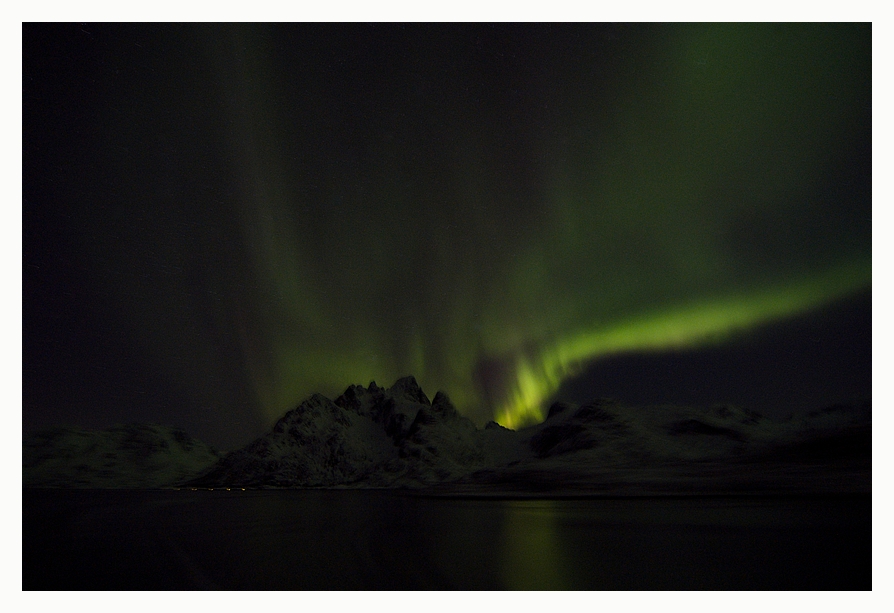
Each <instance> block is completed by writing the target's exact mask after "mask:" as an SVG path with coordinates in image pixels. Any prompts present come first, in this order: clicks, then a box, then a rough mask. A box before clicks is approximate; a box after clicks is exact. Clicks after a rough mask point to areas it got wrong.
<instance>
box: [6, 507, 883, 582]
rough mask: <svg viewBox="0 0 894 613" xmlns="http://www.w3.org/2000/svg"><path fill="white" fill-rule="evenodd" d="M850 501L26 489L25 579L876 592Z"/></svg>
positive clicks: (867, 518)
mask: <svg viewBox="0 0 894 613" xmlns="http://www.w3.org/2000/svg"><path fill="white" fill-rule="evenodd" d="M871 520H872V513H871V500H870V498H869V497H859V498H797V499H792V498H789V499H786V498H629V499H578V500H482V499H446V498H426V497H419V496H413V495H409V494H405V493H396V492H390V491H368V490H367V491H362V490H341V491H339V490H328V491H327V490H286V491H270V490H266V491H264V490H261V491H224V490H214V491H186V490H183V491H173V490H172V491H138V492H133V491H131V492H127V491H52V490H34V491H31V490H25V491H24V492H23V538H22V547H23V589H25V590H34V589H36V590H43V589H52V590H56V589H75V590H78V589H91V590H96V589H100V590H102V589H124V590H130V589H140V590H146V589H149V590H152V589H165V590H171V589H174V590H176V589H224V590H230V589H250V590H266V589H277V590H279V589H288V590H301V589H313V590H331V589H341V590H376V589H385V590H400V589H441V590H447V589H463V590H476V589H487V590H494V589H574V590H600V589H611V590H629V589H650V590H655V589H657V590H675V589H736V590H748V589H761V590H774V589H785V590H802V589H806V590H816V589H819V590H825V589H844V590H852V589H858V590H865V589H871V587H872V585H871V553H872V521H871Z"/></svg>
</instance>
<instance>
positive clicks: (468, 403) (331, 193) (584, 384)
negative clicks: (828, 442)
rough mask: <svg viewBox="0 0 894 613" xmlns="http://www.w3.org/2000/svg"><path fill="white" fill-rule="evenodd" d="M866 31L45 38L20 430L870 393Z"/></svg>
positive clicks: (32, 77)
mask: <svg viewBox="0 0 894 613" xmlns="http://www.w3.org/2000/svg"><path fill="white" fill-rule="evenodd" d="M870 35H871V27H870V26H869V25H866V24H863V25H860V24H848V25H836V24H788V25H773V24H759V25H711V24H694V25H671V26H659V25H643V24H636V25H621V24H613V25H586V24H581V25H571V26H568V25H496V26H492V25H406V26H400V25H398V26H394V25H322V24H313V25H275V26H264V25H232V26H230V25H219V24H218V25H207V26H202V25H147V24H134V25H109V24H106V25H95V24H67V25H51V24H37V25H28V24H26V25H25V26H24V27H23V63H22V70H23V89H22V96H23V98H22V104H23V150H22V154H23V158H22V159H23V184H22V185H23V209H22V243H23V251H22V257H23V269H22V280H23V297H22V306H23V322H22V324H23V351H22V361H23V427H24V429H25V431H29V430H33V429H35V428H39V427H44V426H48V425H52V424H68V425H75V426H81V427H106V426H110V425H112V424H115V423H121V422H134V421H136V422H145V421H149V422H156V423H162V424H168V425H175V426H179V427H182V428H184V429H186V430H187V431H189V432H190V433H191V434H193V435H195V436H198V437H199V438H202V439H204V440H206V441H208V442H209V443H211V444H214V445H217V446H218V447H221V448H223V449H230V448H233V447H235V446H238V445H242V444H245V443H247V442H248V441H249V440H251V439H252V438H253V437H254V436H257V435H258V434H260V433H261V432H263V431H264V430H265V429H266V428H267V427H269V425H270V424H271V423H272V421H273V420H275V419H276V418H278V417H279V416H281V415H282V414H283V413H284V412H285V411H287V410H288V409H290V408H293V407H294V406H295V405H296V404H297V403H298V402H300V401H301V400H302V399H303V398H304V397H306V396H307V395H309V394H310V393H313V392H321V393H323V394H326V395H329V396H332V397H334V396H336V395H338V394H339V393H340V392H342V391H343V390H344V388H345V387H346V386H347V385H349V384H351V383H360V384H363V385H366V384H368V383H369V382H370V381H371V380H375V381H376V382H377V383H378V384H380V385H391V384H392V383H393V382H394V381H395V380H396V379H397V378H399V377H401V376H403V375H406V374H412V375H414V376H415V377H416V378H417V380H418V381H419V383H420V385H421V386H422V387H423V389H424V390H425V391H426V392H427V393H428V395H429V397H431V396H433V395H434V393H435V391H437V390H438V389H442V390H444V391H446V392H447V393H448V394H449V396H450V397H451V399H452V400H453V402H454V403H455V404H456V405H457V408H458V409H459V410H460V411H461V412H463V413H464V414H466V415H468V416H469V417H471V418H473V419H474V420H475V421H476V422H477V423H478V424H479V425H483V423H484V422H485V421H486V420H488V419H494V418H495V419H497V421H499V422H500V423H503V424H504V425H507V426H511V427H519V426H522V425H526V424H530V423H534V422H536V421H537V420H538V419H540V418H542V416H543V410H544V408H545V407H546V406H548V404H549V402H550V401H552V400H553V399H555V398H561V399H563V400H569V401H574V402H585V401H588V400H591V399H593V398H594V397H598V396H615V397H617V398H619V399H620V400H627V401H630V402H664V401H667V402H677V403H685V402H693V403H703V404H713V403H715V402H735V403H738V404H740V405H744V406H746V407H748V408H754V409H757V410H760V411H762V412H764V413H765V414H768V415H770V416H775V417H782V416H785V415H788V414H791V413H798V412H803V411H806V410H809V409H813V408H820V407H821V406H823V405H824V404H828V403H831V402H839V401H850V400H863V399H869V397H870V393H871V373H870V370H871V294H870V291H871V223H872V219H871V217H872V207H871V120H872V108H871V36H870Z"/></svg>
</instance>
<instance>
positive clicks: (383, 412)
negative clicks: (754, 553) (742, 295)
mask: <svg viewBox="0 0 894 613" xmlns="http://www.w3.org/2000/svg"><path fill="white" fill-rule="evenodd" d="M871 438H872V418H871V409H870V407H869V405H868V403H867V404H865V405H863V406H842V405H836V406H833V407H829V408H827V409H823V410H820V411H815V412H814V413H811V414H809V415H807V416H805V417H803V418H799V419H790V420H788V421H784V422H778V421H772V420H769V419H767V418H764V417H762V416H761V415H759V414H757V413H754V412H751V411H747V410H743V409H740V408H737V407H734V406H715V407H711V408H695V407H680V406H627V405H625V404H623V403H620V402H617V401H614V400H606V399H599V400H595V401H593V402H590V403H588V404H585V405H583V406H577V405H573V404H567V403H556V404H554V405H553V406H552V407H551V408H550V410H549V414H548V417H547V419H546V420H545V421H544V422H543V423H541V424H538V425H536V426H532V427H529V428H525V429H522V430H519V431H512V430H508V429H506V428H503V427H502V426H499V425H498V424H496V423H494V422H490V423H488V424H487V425H486V426H485V427H484V428H477V427H476V426H475V424H473V423H472V422H471V421H470V420H469V419H467V418H465V417H463V416H462V415H460V414H459V413H458V412H457V411H456V409H455V408H454V406H453V405H452V404H451V402H450V399H449V398H448V397H447V395H446V394H444V393H442V392H438V393H437V394H436V395H435V397H434V399H433V400H431V401H430V400H429V399H428V397H427V396H426V395H425V393H424V392H423V391H422V389H421V388H420V387H419V385H418V384H417V382H416V380H415V379H414V378H413V377H404V378H402V379H399V380H398V381H397V382H396V383H395V384H394V385H393V386H391V387H390V388H382V387H379V386H377V385H376V384H375V383H374V382H373V383H370V385H369V387H363V386H361V385H351V386H350V387H348V388H347V389H346V390H345V392H344V393H343V394H342V395H341V396H339V397H338V398H336V399H335V400H334V401H333V400H330V399H329V398H326V397H325V396H322V395H320V394H315V395H313V396H311V397H309V398H307V399H306V400H304V401H303V402H302V403H301V404H299V405H298V407H296V408H295V409H293V410H292V411H289V412H288V413H286V414H285V415H284V416H283V417H282V418H281V419H280V420H279V421H277V422H276V424H275V425H274V426H273V428H272V429H271V431H270V432H268V433H267V434H265V435H263V436H261V437H260V438H258V439H256V440H255V441H253V442H252V443H250V444H248V445H247V446H245V447H243V448H242V449H238V450H236V451H233V452H231V453H228V454H226V455H225V456H223V457H220V456H219V455H218V454H217V453H216V452H215V451H214V450H213V449H211V448H210V447H208V446H207V445H205V444H203V443H200V442H199V441H196V440H195V439H192V438H190V437H189V436H188V435H186V434H185V433H184V432H182V431H179V430H174V429H170V428H163V427H160V426H120V427H117V428H112V429H110V430H106V431H103V432H86V431H80V430H71V429H64V430H63V429H58V430H55V431H51V432H46V433H43V434H40V435H34V436H31V437H28V438H26V439H25V442H24V443H25V444H24V454H23V477H24V479H23V481H24V484H25V486H26V487H27V486H32V487H159V486H176V485H189V486H191V487H375V488H382V487H402V488H426V489H428V490H431V491H435V492H440V493H448V494H474V495H491V494H498V495H504V494H513V495H514V494H520V495H531V494H535V495H536V494H544V493H549V494H551V495H557V494H563V493H568V494H579V493H581V492H584V493H596V494H618V495H628V494H650V493H651V494H655V493H657V494H668V493H746V492H761V493H810V492H814V493H815V492H861V493H866V492H871V464H872V458H871Z"/></svg>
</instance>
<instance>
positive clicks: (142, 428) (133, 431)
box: [22, 424, 220, 488]
mask: <svg viewBox="0 0 894 613" xmlns="http://www.w3.org/2000/svg"><path fill="white" fill-rule="evenodd" d="M219 459H220V454H219V453H217V451H215V450H214V449H213V448H211V447H209V446H208V445H206V444H205V443H203V442H201V441H199V440H197V439H194V438H192V437H191V436H189V435H188V434H187V433H186V432H184V431H183V430H178V429H176V428H168V427H165V426H157V425H148V424H128V425H121V426H115V427H112V428H109V429H107V430H101V431H90V430H80V429H76V428H61V427H60V428H53V429H50V430H45V431H43V432H39V433H36V434H32V435H30V436H26V437H25V438H24V440H23V445H22V482H23V485H24V486H25V487H97V488H145V487H165V486H170V485H171V484H173V483H182V482H184V481H187V480H189V479H192V478H195V477H196V476H198V475H200V474H202V473H204V472H207V471H208V469H209V468H210V467H211V466H213V465H214V463H215V462H217V461H218V460H219Z"/></svg>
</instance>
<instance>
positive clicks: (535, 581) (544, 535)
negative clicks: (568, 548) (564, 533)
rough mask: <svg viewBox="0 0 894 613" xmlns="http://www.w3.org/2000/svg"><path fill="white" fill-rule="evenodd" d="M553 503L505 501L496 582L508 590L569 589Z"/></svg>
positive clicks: (556, 513)
mask: <svg viewBox="0 0 894 613" xmlns="http://www.w3.org/2000/svg"><path fill="white" fill-rule="evenodd" d="M559 506H560V503H559V502H557V501H555V500H535V501H507V502H505V503H503V504H502V505H501V508H502V510H503V520H502V523H503V529H502V535H503V539H502V555H501V557H500V579H501V580H502V583H503V586H504V587H505V588H506V589H510V590H565V589H568V588H569V587H571V586H570V584H569V581H568V569H567V568H566V561H565V559H564V556H563V553H564V551H563V544H562V543H561V542H560V540H559V539H560V536H561V535H560V530H559V526H558V521H559V512H560V509H559Z"/></svg>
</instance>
